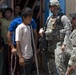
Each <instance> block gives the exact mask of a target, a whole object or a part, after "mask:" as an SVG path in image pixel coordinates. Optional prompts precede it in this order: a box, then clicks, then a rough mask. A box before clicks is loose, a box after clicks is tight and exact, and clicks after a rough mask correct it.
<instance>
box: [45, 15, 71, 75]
mask: <svg viewBox="0 0 76 75" xmlns="http://www.w3.org/2000/svg"><path fill="white" fill-rule="evenodd" d="M63 17H66V16H59V15H57V16H55V17H54V16H53V17H51V18H50V17H49V18H50V19H49V18H48V19H49V21H48V23H47V28H46V31H45V35H46V39H47V41H48V49H47V51H46V52H45V55H46V57H47V65H48V71H49V75H51V74H52V75H56V66H55V55H54V50H55V49H56V44H57V43H58V42H60V43H61V44H62V42H63V40H64V38H63V37H61V36H60V32H62V31H64V33H65V32H66V31H67V30H70V29H69V28H70V27H71V24H70V23H66V25H69V28H67V27H68V26H66V25H65V24H64V21H63V19H64V18H63ZM66 20H67V17H66ZM68 21H69V20H68ZM69 22H70V21H69ZM63 28H64V29H63ZM67 33H68V34H70V31H69V32H68V31H67ZM67 33H65V34H67ZM68 34H67V35H66V36H65V39H67V37H68V36H69V35H68ZM66 42H67V41H64V43H66ZM59 50H60V49H59Z"/></svg>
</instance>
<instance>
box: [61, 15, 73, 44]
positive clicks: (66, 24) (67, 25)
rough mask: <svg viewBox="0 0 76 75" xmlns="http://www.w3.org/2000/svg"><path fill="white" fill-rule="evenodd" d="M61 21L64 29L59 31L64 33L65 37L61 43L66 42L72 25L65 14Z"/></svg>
mask: <svg viewBox="0 0 76 75" xmlns="http://www.w3.org/2000/svg"><path fill="white" fill-rule="evenodd" d="M61 21H62V23H63V26H64V29H62V30H61V33H65V38H64V42H63V44H65V45H66V44H67V41H68V38H69V36H70V34H71V30H72V25H71V22H70V20H69V19H68V18H67V16H65V15H64V16H62V18H61Z"/></svg>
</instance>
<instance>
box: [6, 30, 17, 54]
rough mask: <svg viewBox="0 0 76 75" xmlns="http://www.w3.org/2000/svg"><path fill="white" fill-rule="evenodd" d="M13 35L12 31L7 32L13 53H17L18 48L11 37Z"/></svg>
mask: <svg viewBox="0 0 76 75" xmlns="http://www.w3.org/2000/svg"><path fill="white" fill-rule="evenodd" d="M11 35H12V32H10V31H8V33H7V38H8V42H9V45H10V46H11V49H12V53H13V54H15V53H16V48H15V47H14V45H13V41H12V39H11Z"/></svg>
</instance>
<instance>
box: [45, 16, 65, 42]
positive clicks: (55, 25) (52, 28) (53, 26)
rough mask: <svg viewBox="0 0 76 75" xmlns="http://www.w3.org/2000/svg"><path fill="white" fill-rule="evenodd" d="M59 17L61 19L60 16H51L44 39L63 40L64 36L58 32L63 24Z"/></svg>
mask: <svg viewBox="0 0 76 75" xmlns="http://www.w3.org/2000/svg"><path fill="white" fill-rule="evenodd" d="M60 19H61V18H60V17H57V18H52V17H51V18H50V19H49V21H48V23H47V27H46V31H45V36H46V40H50V41H51V40H53V41H56V40H57V41H59V40H63V38H64V37H62V35H61V34H60V30H61V29H63V24H62V23H61V20H60Z"/></svg>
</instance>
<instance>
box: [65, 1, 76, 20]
mask: <svg viewBox="0 0 76 75" xmlns="http://www.w3.org/2000/svg"><path fill="white" fill-rule="evenodd" d="M73 12H76V0H66V15H67V16H68V17H69V19H70V16H69V13H73Z"/></svg>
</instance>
